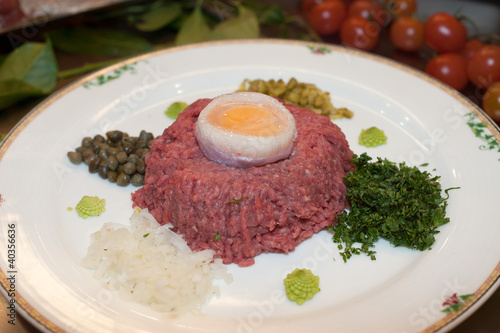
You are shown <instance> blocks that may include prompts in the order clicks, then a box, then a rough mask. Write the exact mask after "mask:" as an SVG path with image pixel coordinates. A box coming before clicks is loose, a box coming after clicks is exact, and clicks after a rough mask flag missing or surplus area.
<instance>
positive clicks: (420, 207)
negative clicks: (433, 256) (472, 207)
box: [330, 153, 455, 262]
mask: <svg viewBox="0 0 500 333" xmlns="http://www.w3.org/2000/svg"><path fill="white" fill-rule="evenodd" d="M371 159H372V158H371V157H369V156H368V155H367V154H366V153H363V154H361V155H360V156H357V155H354V156H353V160H352V162H353V163H354V164H355V166H356V168H355V169H354V170H355V171H354V170H351V171H350V172H349V174H348V175H347V177H345V178H344V183H345V184H346V186H347V189H348V191H347V194H346V199H347V201H348V202H349V204H350V206H351V207H350V210H349V211H344V212H343V213H342V214H340V215H339V216H337V221H338V223H337V224H336V225H335V226H332V227H330V230H333V231H334V235H333V241H334V242H335V243H338V244H339V245H338V248H339V249H340V250H343V251H342V252H341V253H340V254H341V256H342V258H343V259H344V262H345V261H347V259H349V258H350V257H351V256H352V255H353V254H360V253H365V254H366V255H368V256H370V257H371V259H372V260H375V253H376V252H375V251H374V250H372V248H373V247H374V243H375V242H376V241H377V240H378V239H379V238H383V239H386V240H387V241H389V242H390V243H391V244H392V245H394V246H405V247H408V248H410V249H416V250H420V251H423V250H426V249H430V247H431V245H432V244H433V243H434V241H435V238H434V235H435V234H437V233H438V232H439V230H437V228H438V227H440V226H441V225H443V224H446V223H448V222H449V218H447V217H446V205H447V199H448V197H449V195H448V191H449V190H451V189H455V188H449V189H447V190H445V191H444V192H445V194H446V197H442V196H441V184H440V183H439V182H438V180H439V178H440V177H439V176H431V175H430V174H429V173H428V172H427V171H421V170H419V169H418V168H417V167H410V166H407V165H405V163H404V162H403V163H400V164H399V166H398V165H396V164H395V163H393V162H390V161H388V160H387V159H381V158H380V157H379V158H377V161H373V162H370V161H371ZM357 244H360V246H359V247H358V246H356V245H357Z"/></svg>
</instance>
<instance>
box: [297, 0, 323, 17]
mask: <svg viewBox="0 0 500 333" xmlns="http://www.w3.org/2000/svg"><path fill="white" fill-rule="evenodd" d="M323 1H324V0H302V1H301V2H300V12H301V13H303V14H304V15H307V13H309V11H310V10H311V8H313V7H314V6H316V5H318V4H320V3H322V2H323Z"/></svg>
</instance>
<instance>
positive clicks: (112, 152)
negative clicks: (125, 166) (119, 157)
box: [106, 147, 120, 156]
mask: <svg viewBox="0 0 500 333" xmlns="http://www.w3.org/2000/svg"><path fill="white" fill-rule="evenodd" d="M106 152H107V153H108V156H113V155H116V154H118V153H119V152H120V150H119V149H118V148H116V147H109V148H108V149H107V150H106Z"/></svg>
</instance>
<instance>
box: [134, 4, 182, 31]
mask: <svg viewBox="0 0 500 333" xmlns="http://www.w3.org/2000/svg"><path fill="white" fill-rule="evenodd" d="M181 15H182V7H181V5H180V4H179V3H175V2H173V3H166V4H163V3H161V4H160V5H158V6H154V7H152V8H151V9H150V10H148V11H147V12H145V13H143V14H142V15H141V16H140V18H139V20H140V22H138V23H136V24H135V27H136V28H137V30H140V31H145V32H151V31H156V30H160V29H161V28H164V27H166V26H167V25H169V24H170V23H172V22H173V21H175V20H176V19H178V18H179V17H180V16H181Z"/></svg>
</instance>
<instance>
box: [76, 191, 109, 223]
mask: <svg viewBox="0 0 500 333" xmlns="http://www.w3.org/2000/svg"><path fill="white" fill-rule="evenodd" d="M104 204H105V200H104V199H99V197H91V196H88V195H86V196H84V197H83V198H82V199H81V200H80V202H79V203H78V204H77V205H76V207H75V209H76V211H77V212H78V215H80V216H81V217H83V218H84V219H86V218H87V217H89V216H99V215H101V213H102V212H104V210H105V208H104Z"/></svg>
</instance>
